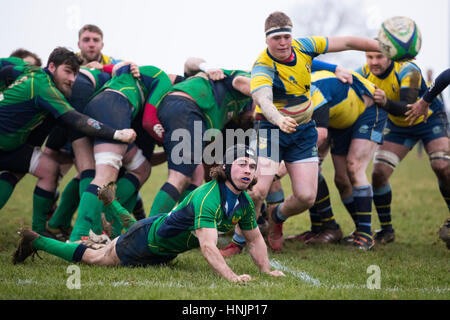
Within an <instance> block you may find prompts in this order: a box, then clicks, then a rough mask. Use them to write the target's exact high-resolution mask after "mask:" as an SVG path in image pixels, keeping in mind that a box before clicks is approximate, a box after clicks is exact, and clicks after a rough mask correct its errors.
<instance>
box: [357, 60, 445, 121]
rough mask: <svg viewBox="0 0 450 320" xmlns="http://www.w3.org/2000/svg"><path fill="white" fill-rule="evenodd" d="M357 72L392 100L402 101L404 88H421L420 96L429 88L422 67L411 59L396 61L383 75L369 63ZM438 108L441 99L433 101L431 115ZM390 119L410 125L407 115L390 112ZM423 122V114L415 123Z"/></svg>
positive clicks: (440, 106)
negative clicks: (370, 67)
mask: <svg viewBox="0 0 450 320" xmlns="http://www.w3.org/2000/svg"><path fill="white" fill-rule="evenodd" d="M356 72H358V73H359V74H361V75H362V76H363V77H364V78H366V79H368V80H369V81H370V82H372V83H374V84H375V85H376V86H377V87H378V88H380V89H381V90H383V91H384V92H385V93H386V97H387V98H388V99H390V100H392V101H400V89H402V88H417V89H419V96H418V98H420V97H421V96H422V95H423V94H424V93H425V90H426V89H427V85H426V82H425V79H424V78H423V76H422V73H421V71H420V68H419V67H418V66H417V65H416V64H415V63H413V62H411V61H404V62H396V61H394V62H393V63H392V64H391V66H390V67H389V69H388V70H386V72H385V73H384V74H383V75H382V76H376V75H374V74H373V73H372V72H370V69H369V67H368V66H367V64H365V65H364V66H362V67H361V68H359V69H357V70H356ZM438 108H442V105H441V104H440V103H439V101H433V103H432V106H431V107H430V109H429V111H428V113H429V115H431V114H432V113H433V111H435V110H436V109H438ZM389 119H390V120H391V121H392V122H393V123H394V124H395V125H397V126H399V127H407V126H409V124H408V122H406V121H405V117H402V116H394V115H392V114H389ZM421 122H423V116H421V117H420V118H419V119H417V120H416V122H414V124H413V125H416V124H418V123H421Z"/></svg>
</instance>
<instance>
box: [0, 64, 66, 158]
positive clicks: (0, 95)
mask: <svg viewBox="0 0 450 320" xmlns="http://www.w3.org/2000/svg"><path fill="white" fill-rule="evenodd" d="M14 68H15V71H20V72H21V73H20V75H19V76H17V77H16V79H15V81H14V82H13V83H11V84H10V85H9V86H8V87H7V88H6V89H5V90H3V91H1V92H0V150H3V151H8V150H14V149H16V148H18V147H20V146H21V145H23V144H24V143H25V141H26V140H27V138H28V135H29V134H30V132H31V131H32V130H33V129H34V128H36V127H37V126H38V125H39V124H41V123H42V121H44V119H45V118H46V117H47V116H48V115H49V114H51V115H52V116H53V117H54V118H59V117H60V116H61V115H63V114H65V113H66V112H68V111H71V110H74V109H73V108H72V107H71V106H70V104H69V103H68V102H67V100H66V98H65V97H64V96H63V94H62V93H61V92H60V91H59V90H58V89H57V88H56V86H55V84H54V83H53V80H52V75H51V73H50V72H49V71H48V70H47V69H40V68H38V67H31V66H28V65H25V66H16V67H14Z"/></svg>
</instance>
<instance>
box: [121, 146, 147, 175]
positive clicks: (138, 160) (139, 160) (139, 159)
mask: <svg viewBox="0 0 450 320" xmlns="http://www.w3.org/2000/svg"><path fill="white" fill-rule="evenodd" d="M146 160H147V159H146V158H145V157H144V155H143V153H142V150H141V149H139V148H138V150H137V152H136V154H135V155H134V157H133V159H131V161H130V162H129V163H127V164H125V168H126V169H127V170H128V171H133V170H136V169H137V168H139V166H140V165H141V164H143V163H144V161H146Z"/></svg>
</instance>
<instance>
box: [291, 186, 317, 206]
mask: <svg viewBox="0 0 450 320" xmlns="http://www.w3.org/2000/svg"><path fill="white" fill-rule="evenodd" d="M293 195H294V197H295V199H296V200H297V202H298V203H299V205H300V204H301V205H302V206H307V207H308V208H310V207H312V206H313V205H314V202H315V201H316V195H317V190H312V189H311V188H310V189H306V190H302V191H301V192H295V191H294V193H293Z"/></svg>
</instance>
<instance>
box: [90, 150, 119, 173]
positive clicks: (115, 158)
mask: <svg viewBox="0 0 450 320" xmlns="http://www.w3.org/2000/svg"><path fill="white" fill-rule="evenodd" d="M95 164H96V165H98V164H106V165H109V166H111V167H114V168H116V169H117V170H120V167H122V155H120V154H117V153H114V152H99V153H96V154H95Z"/></svg>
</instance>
